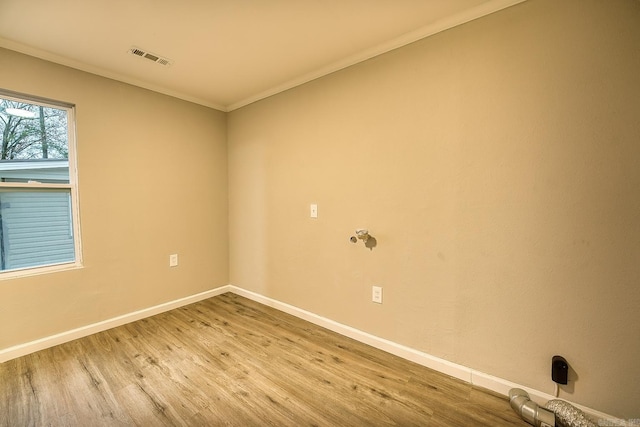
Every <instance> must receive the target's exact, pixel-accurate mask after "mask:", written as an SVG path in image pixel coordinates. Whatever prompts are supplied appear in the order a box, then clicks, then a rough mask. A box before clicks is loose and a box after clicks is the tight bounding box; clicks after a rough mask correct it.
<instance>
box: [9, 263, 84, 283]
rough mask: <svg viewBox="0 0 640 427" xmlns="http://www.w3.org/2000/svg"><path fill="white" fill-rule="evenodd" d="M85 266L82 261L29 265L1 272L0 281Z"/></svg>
mask: <svg viewBox="0 0 640 427" xmlns="http://www.w3.org/2000/svg"><path fill="white" fill-rule="evenodd" d="M81 268H83V266H82V263H80V262H68V263H64V264H55V265H47V266H43V267H27V268H21V269H16V270H8V271H3V272H0V281H2V280H8V279H18V278H21V277H29V276H39V275H41V274H49V273H57V272H59V271H69V270H78V269H81Z"/></svg>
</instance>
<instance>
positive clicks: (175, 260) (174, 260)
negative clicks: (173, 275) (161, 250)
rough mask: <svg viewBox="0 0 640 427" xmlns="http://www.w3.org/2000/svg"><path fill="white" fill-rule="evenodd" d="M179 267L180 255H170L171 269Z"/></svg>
mask: <svg viewBox="0 0 640 427" xmlns="http://www.w3.org/2000/svg"><path fill="white" fill-rule="evenodd" d="M177 266H178V254H171V255H169V267H177Z"/></svg>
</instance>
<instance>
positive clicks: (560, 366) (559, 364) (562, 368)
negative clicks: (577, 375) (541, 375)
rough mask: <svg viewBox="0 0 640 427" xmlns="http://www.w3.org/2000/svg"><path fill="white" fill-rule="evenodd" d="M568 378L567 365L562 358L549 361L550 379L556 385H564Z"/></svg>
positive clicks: (555, 357)
mask: <svg viewBox="0 0 640 427" xmlns="http://www.w3.org/2000/svg"><path fill="white" fill-rule="evenodd" d="M568 377H569V364H568V363H567V361H566V360H565V359H564V357H562V356H553V358H552V359H551V379H552V380H553V381H554V382H556V383H558V384H566V383H567V382H568Z"/></svg>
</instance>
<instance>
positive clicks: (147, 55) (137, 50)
mask: <svg viewBox="0 0 640 427" xmlns="http://www.w3.org/2000/svg"><path fill="white" fill-rule="evenodd" d="M129 53H130V54H132V55H135V56H139V57H140V58H145V59H148V60H149V61H153V62H155V63H156V64H160V65H164V66H169V65H171V60H170V59H167V58H163V57H161V56H160V55H156V54H154V53H151V52H147V51H146V50H143V49H140V48H138V47H132V48H131V49H129Z"/></svg>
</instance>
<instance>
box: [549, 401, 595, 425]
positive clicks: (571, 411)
mask: <svg viewBox="0 0 640 427" xmlns="http://www.w3.org/2000/svg"><path fill="white" fill-rule="evenodd" d="M544 407H545V408H547V409H549V410H551V411H553V412H554V413H555V414H556V421H557V422H558V425H561V426H567V427H597V424H596V423H594V422H593V421H591V420H590V419H589V418H587V416H586V415H585V414H584V412H582V411H581V410H580V409H578V408H576V407H575V406H573V405H571V404H569V403H567V402H565V401H564V400H558V399H555V400H550V401H548V402H547V404H546V405H544Z"/></svg>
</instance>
